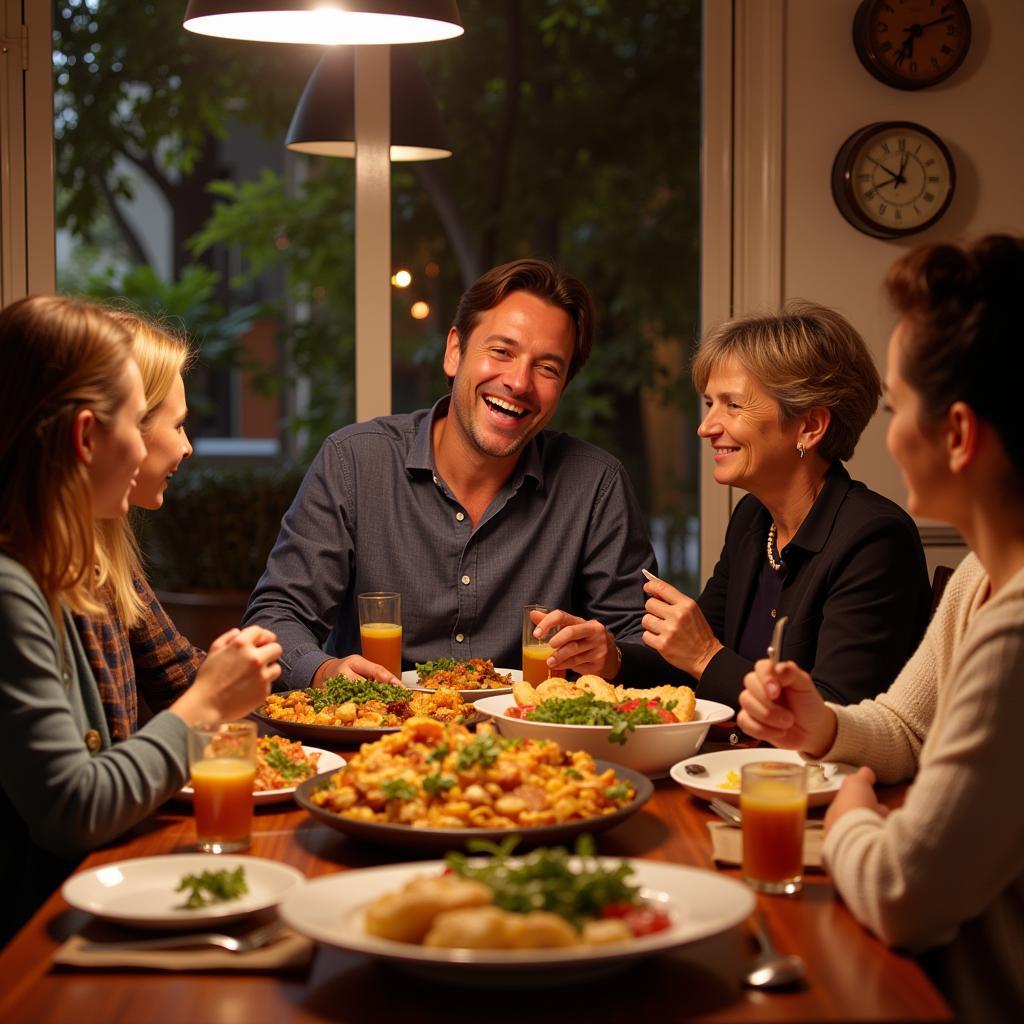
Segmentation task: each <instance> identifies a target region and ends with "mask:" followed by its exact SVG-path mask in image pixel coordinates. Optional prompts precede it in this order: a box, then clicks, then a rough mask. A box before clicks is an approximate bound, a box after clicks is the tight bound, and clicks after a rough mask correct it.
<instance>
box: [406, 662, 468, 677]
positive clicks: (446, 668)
mask: <svg viewBox="0 0 1024 1024" xmlns="http://www.w3.org/2000/svg"><path fill="white" fill-rule="evenodd" d="M464 664H467V663H466V662H463V661H460V660H459V659H458V658H435V659H434V660H433V661H417V662H416V675H417V676H418V677H419V678H420V679H428V678H429V677H430V676H432V675H433V674H434V673H435V672H454V671H455V669H457V668H458V667H459V666H460V665H464ZM467 671H469V672H473V671H474V667H473V666H467Z"/></svg>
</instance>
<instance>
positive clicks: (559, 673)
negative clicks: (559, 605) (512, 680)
mask: <svg viewBox="0 0 1024 1024" xmlns="http://www.w3.org/2000/svg"><path fill="white" fill-rule="evenodd" d="M548 611H550V609H549V608H545V607H544V605H542V604H528V605H526V607H524V608H523V679H524V680H526V682H528V683H533V684H534V685H535V686H536V685H537V683H543V682H544V680H545V679H551V678H552V677H555V678H558V679H564V678H565V672H564V671H563V670H562V669H550V668H548V666H547V660H548V658H550V657H551V655H552V654H554V653H555V651H554V648H553V647H552V646H551V638H552V637H553V636H554V635H555V634H556V633H557V632H558V630H557V629H550V630H548V632H547V633H546V634H545V635H544V636H542V637H537V636H534V635H533V631H534V630H535V629H536V628H537V624H536V623H535V622H534V621H533V619H532V618H530V612H548Z"/></svg>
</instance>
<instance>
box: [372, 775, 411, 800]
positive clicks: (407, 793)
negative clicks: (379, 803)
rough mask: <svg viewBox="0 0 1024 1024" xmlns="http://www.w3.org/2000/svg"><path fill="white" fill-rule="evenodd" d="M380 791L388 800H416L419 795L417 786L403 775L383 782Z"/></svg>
mask: <svg viewBox="0 0 1024 1024" xmlns="http://www.w3.org/2000/svg"><path fill="white" fill-rule="evenodd" d="M380 791H381V792H382V793H383V794H384V796H385V798H386V799H388V800H415V799H416V796H417V791H416V787H415V786H414V785H413V784H412V783H411V782H410V781H409V780H408V779H403V778H401V777H399V778H397V779H387V780H386V781H384V782H382V783H381V784H380Z"/></svg>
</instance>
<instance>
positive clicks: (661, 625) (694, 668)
mask: <svg viewBox="0 0 1024 1024" xmlns="http://www.w3.org/2000/svg"><path fill="white" fill-rule="evenodd" d="M644 590H645V591H646V592H647V593H648V594H650V595H651V596H650V598H649V599H648V601H647V604H646V605H645V606H644V607H645V608H646V610H647V614H646V615H645V616H644V617H643V619H642V620H641V625H642V626H643V627H644V636H643V640H644V643H645V644H647V646H648V647H651V648H653V649H654V650H656V651H657V652H658V653H659V654H660V655H661V656H662V657H663V658H664V659H665V660H666V661H667V662H669V663H670V664H672V665H675V666H676V668H681V669H682V670H683V671H684V672H689V673H690V675H691V676H693V678H694V679H700V677H701V676H702V675H703V674H704V669H706V668H707V667H708V663H709V662H710V661H711V659H712V658H713V657H714V656H715V655H716V654H717V653H718V652H719V651H720V650H722V644H721V643H719V641H718V638H717V637H716V636H715V634H714V633H712V632H711V627H710V626H709V625H708V620H707V619H705V618H704V613H703V612H702V611H701V610H700V608H699V607H698V605H697V602H696V601H694V600H692V599H691V598H689V597H687V596H686V595H685V594H683V593H680V591H678V590H676V588H675V587H673V586H672V585H671V584H670V583H666V582H665V581H664V580H659V579H653V580H648V581H647V582H646V583H645V584H644Z"/></svg>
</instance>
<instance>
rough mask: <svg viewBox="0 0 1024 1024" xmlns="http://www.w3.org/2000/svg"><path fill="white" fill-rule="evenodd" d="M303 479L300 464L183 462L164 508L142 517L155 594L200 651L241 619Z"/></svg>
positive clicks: (142, 535)
mask: <svg viewBox="0 0 1024 1024" xmlns="http://www.w3.org/2000/svg"><path fill="white" fill-rule="evenodd" d="M301 479H302V472H301V470H299V469H298V468H295V467H281V466H221V465H211V464H210V463H206V464H205V465H203V464H192V465H189V464H186V465H185V466H184V467H182V469H181V470H180V471H179V472H178V474H177V475H176V476H175V478H174V481H173V483H172V484H171V486H170V487H168V489H167V491H166V492H165V495H164V504H163V507H162V508H161V509H160V510H159V511H158V512H155V513H143V514H142V519H141V522H140V524H139V527H138V534H139V541H140V544H141V546H142V551H143V556H144V559H145V562H146V566H147V569H148V572H149V575H150V579H151V580H152V583H153V586H154V588H155V589H156V592H157V596H158V597H159V598H160V601H161V602H162V604H163V606H164V608H165V609H166V610H167V613H168V615H170V616H171V618H172V619H173V620H174V623H175V625H176V626H177V627H178V629H179V630H180V632H181V633H182V634H183V635H184V636H186V637H188V638H189V640H191V641H192V642H193V643H194V644H196V645H197V646H199V647H204V648H207V647H209V645H210V643H211V642H212V641H213V640H214V639H215V638H216V637H218V636H219V635H220V634H221V633H223V632H224V631H225V630H227V629H230V628H231V627H232V626H237V625H238V624H239V622H240V621H241V618H242V613H243V612H244V611H245V606H246V603H247V602H248V600H249V595H250V593H251V592H252V588H253V587H254V586H255V584H256V581H257V580H258V579H259V578H260V576H261V575H262V573H263V569H264V567H265V565H266V561H267V555H268V553H269V552H270V549H271V547H272V546H273V544H274V541H275V540H276V539H277V533H278V529H279V528H280V525H281V517H282V516H283V515H284V513H285V511H286V509H287V508H288V506H289V505H290V504H291V501H292V498H293V497H294V496H295V492H296V490H297V489H298V486H299V483H300V481H301Z"/></svg>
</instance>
